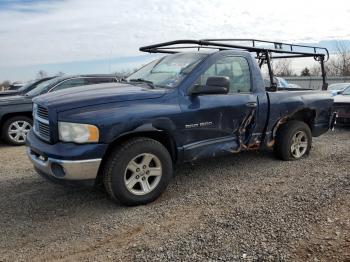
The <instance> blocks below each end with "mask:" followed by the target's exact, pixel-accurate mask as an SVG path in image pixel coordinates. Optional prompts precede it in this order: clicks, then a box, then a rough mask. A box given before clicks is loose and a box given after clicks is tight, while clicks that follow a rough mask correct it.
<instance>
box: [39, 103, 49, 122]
mask: <svg viewBox="0 0 350 262" xmlns="http://www.w3.org/2000/svg"><path fill="white" fill-rule="evenodd" d="M37 115H38V117H41V118H43V119H49V112H48V111H47V109H46V108H44V107H42V106H39V105H38V108H37Z"/></svg>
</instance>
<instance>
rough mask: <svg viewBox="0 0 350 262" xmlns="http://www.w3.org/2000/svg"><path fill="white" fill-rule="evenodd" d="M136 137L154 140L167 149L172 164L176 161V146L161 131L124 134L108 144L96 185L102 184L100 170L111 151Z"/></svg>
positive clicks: (171, 139)
mask: <svg viewBox="0 0 350 262" xmlns="http://www.w3.org/2000/svg"><path fill="white" fill-rule="evenodd" d="M136 137H148V138H151V139H154V140H156V141H158V142H159V143H161V144H162V145H163V146H165V148H166V149H168V151H169V153H170V156H171V158H172V160H173V163H175V162H176V160H177V151H176V144H175V141H174V139H173V138H172V137H171V136H170V135H169V134H168V133H166V132H163V131H145V132H136V133H130V134H125V135H123V136H121V137H118V138H117V139H116V140H114V141H113V142H112V143H110V144H109V146H108V148H107V150H106V152H105V154H104V156H103V160H102V163H101V165H100V168H99V172H98V175H97V178H96V182H95V183H96V184H100V183H101V182H102V174H101V170H103V165H104V162H105V161H106V160H107V159H108V155H109V154H110V153H111V151H112V150H113V149H114V148H115V147H116V146H117V145H120V144H121V143H124V142H125V141H127V140H129V139H132V138H136Z"/></svg>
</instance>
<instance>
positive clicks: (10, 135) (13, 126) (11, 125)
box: [2, 116, 33, 146]
mask: <svg viewBox="0 0 350 262" xmlns="http://www.w3.org/2000/svg"><path fill="white" fill-rule="evenodd" d="M32 125H33V120H32V119H31V118H29V117H26V116H15V117H11V118H9V119H7V120H6V121H5V123H4V125H3V127H2V135H3V138H4V140H5V141H6V142H7V143H9V144H11V145H15V146H21V145H24V144H25V142H26V138H27V134H28V132H29V131H30V129H31V128H32Z"/></svg>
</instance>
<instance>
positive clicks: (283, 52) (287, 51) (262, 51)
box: [140, 39, 329, 90]
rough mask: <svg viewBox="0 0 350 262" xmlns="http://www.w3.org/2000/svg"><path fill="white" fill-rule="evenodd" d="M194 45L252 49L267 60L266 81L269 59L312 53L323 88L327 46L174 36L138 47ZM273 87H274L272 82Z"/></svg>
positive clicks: (157, 49) (155, 49) (161, 49)
mask: <svg viewBox="0 0 350 262" xmlns="http://www.w3.org/2000/svg"><path fill="white" fill-rule="evenodd" d="M188 49H194V50H198V51H199V50H200V49H214V50H218V51H221V50H232V49H240V50H245V51H248V52H255V53H256V58H257V59H259V64H260V66H262V65H263V64H264V63H266V64H267V66H268V68H269V74H270V82H271V83H274V81H273V72H272V67H271V60H272V59H281V58H301V57H313V58H314V59H315V60H316V61H319V62H320V64H321V71H322V79H323V85H322V90H326V89H327V86H328V85H327V82H326V73H325V69H324V62H326V61H327V60H328V59H329V52H328V50H327V48H324V47H318V46H307V45H299V44H290V43H283V42H274V41H265V40H258V39H201V40H175V41H170V42H164V43H159V44H154V45H149V46H144V47H140V51H142V52H148V53H166V54H173V53H179V52H181V51H183V50H188ZM273 88H274V89H276V87H274V86H273Z"/></svg>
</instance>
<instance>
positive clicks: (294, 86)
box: [288, 83, 302, 88]
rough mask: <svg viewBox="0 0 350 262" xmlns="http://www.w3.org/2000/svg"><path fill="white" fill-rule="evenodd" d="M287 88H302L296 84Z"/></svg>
mask: <svg viewBox="0 0 350 262" xmlns="http://www.w3.org/2000/svg"><path fill="white" fill-rule="evenodd" d="M288 87H289V88H302V87H301V86H300V85H297V84H290V83H289V84H288Z"/></svg>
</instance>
